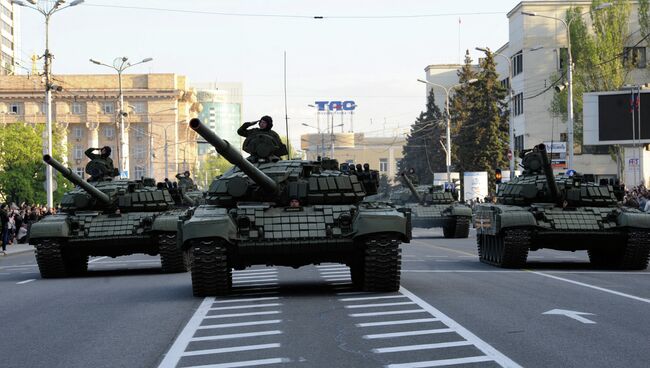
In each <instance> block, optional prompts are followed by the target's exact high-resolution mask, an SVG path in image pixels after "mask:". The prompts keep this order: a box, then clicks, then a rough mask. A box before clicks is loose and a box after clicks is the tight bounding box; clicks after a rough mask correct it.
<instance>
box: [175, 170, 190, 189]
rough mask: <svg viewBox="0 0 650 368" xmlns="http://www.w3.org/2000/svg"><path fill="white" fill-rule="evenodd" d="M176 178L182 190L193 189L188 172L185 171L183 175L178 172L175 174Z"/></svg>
mask: <svg viewBox="0 0 650 368" xmlns="http://www.w3.org/2000/svg"><path fill="white" fill-rule="evenodd" d="M176 179H178V186H179V187H180V188H181V189H183V190H192V189H194V180H192V178H190V172H189V171H185V172H184V173H183V175H181V174H180V173H178V174H176Z"/></svg>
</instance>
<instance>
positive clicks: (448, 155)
mask: <svg viewBox="0 0 650 368" xmlns="http://www.w3.org/2000/svg"><path fill="white" fill-rule="evenodd" d="M477 81H478V79H476V78H473V79H470V80H468V81H467V82H465V83H458V84H455V85H453V86H450V87H445V86H443V85H441V84H437V83H433V82H429V81H425V80H422V79H418V82H420V83H424V84H427V85H430V86H434V87H439V88H442V89H443V90H444V91H445V111H446V114H447V129H446V130H447V132H446V133H447V134H446V135H447V145H446V147H445V158H446V160H445V161H446V165H447V182H448V183H451V115H450V114H449V92H450V91H451V90H453V89H454V88H456V87H460V86H464V85H468V84H472V83H474V82H477Z"/></svg>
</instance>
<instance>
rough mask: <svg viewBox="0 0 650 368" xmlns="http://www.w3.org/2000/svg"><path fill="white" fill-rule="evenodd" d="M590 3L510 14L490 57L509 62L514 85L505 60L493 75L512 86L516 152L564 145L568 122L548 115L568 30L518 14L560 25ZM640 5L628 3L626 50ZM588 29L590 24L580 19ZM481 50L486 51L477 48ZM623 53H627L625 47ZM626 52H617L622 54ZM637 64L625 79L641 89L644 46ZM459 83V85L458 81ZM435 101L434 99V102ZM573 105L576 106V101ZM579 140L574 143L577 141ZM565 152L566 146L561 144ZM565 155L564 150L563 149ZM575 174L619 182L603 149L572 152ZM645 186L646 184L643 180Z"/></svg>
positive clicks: (561, 160)
mask: <svg viewBox="0 0 650 368" xmlns="http://www.w3.org/2000/svg"><path fill="white" fill-rule="evenodd" d="M591 3H592V2H591V1H585V0H580V1H522V2H520V3H518V4H517V5H516V6H515V7H514V8H513V9H512V10H510V12H509V13H508V24H509V40H508V42H507V43H506V44H504V45H502V46H501V47H498V48H492V50H493V52H495V53H498V54H501V55H504V56H505V57H507V58H509V59H510V64H511V65H512V80H510V78H509V63H508V62H507V60H506V59H505V58H504V57H501V56H495V61H496V63H497V72H498V73H499V75H500V76H501V79H502V83H503V84H504V85H506V86H510V85H511V86H512V89H513V96H514V98H513V101H512V103H511V119H512V122H513V124H514V135H515V151H516V152H518V151H521V150H522V149H530V148H532V147H533V146H535V145H537V144H539V143H542V142H554V143H557V142H566V141H567V122H566V120H565V119H564V118H563V117H561V116H554V114H552V113H551V111H550V106H551V102H552V100H553V94H554V93H555V89H554V84H553V83H554V82H556V81H558V77H559V76H560V75H561V70H562V69H561V68H563V67H564V63H565V62H566V55H567V53H566V50H567V49H566V47H567V38H566V29H565V27H564V25H563V24H562V22H559V21H556V20H553V19H548V18H543V17H539V16H526V15H523V14H521V12H530V13H537V14H540V15H545V16H550V17H555V18H560V19H564V17H565V16H566V11H567V10H568V9H569V8H570V7H572V6H574V7H581V8H582V9H583V10H584V11H588V10H589V8H590V6H591ZM637 14H638V4H637V3H636V2H634V1H633V2H632V9H631V12H630V19H629V35H630V37H629V40H628V44H629V47H632V46H634V45H635V44H636V43H637V42H638V41H640V39H641V36H640V32H639V25H638V21H637ZM584 20H585V21H586V23H587V24H588V25H589V24H590V22H591V18H590V17H589V15H585V16H584ZM475 46H480V47H484V46H485V45H475ZM626 49H627V47H626ZM623 51H624V50H621V53H623ZM634 52H635V54H636V55H638V60H639V62H638V63H637V68H636V69H634V70H633V71H632V72H631V73H630V74H629V76H628V79H629V83H632V84H644V83H647V82H648V73H647V70H646V63H645V60H646V49H645V44H640V45H637V46H636V47H635V50H634ZM430 68H431V66H429V67H427V69H425V70H427V80H429V81H430V82H434V83H439V82H438V77H437V76H435V75H430V73H429V72H428V69H430ZM456 82H457V79H456ZM436 97H437V96H436ZM574 104H575V100H574ZM577 138H578V137H577V136H576V137H574V140H576V141H577ZM564 146H565V147H566V143H564ZM567 149H568V147H567ZM574 152H575V157H574V169H575V170H577V171H578V172H581V173H585V174H594V175H595V177H596V178H597V179H599V178H613V177H616V176H617V173H618V171H619V170H618V167H617V163H616V161H615V160H613V159H612V156H611V155H610V154H609V149H608V147H607V146H583V147H582V150H580V147H576V149H575V151H574ZM566 156H567V154H566V153H565V152H554V153H553V158H554V163H555V165H554V167H555V168H556V169H557V170H558V171H564V168H565V167H566V162H565V160H566ZM646 184H647V179H646Z"/></svg>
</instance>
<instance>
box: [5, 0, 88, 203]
mask: <svg viewBox="0 0 650 368" xmlns="http://www.w3.org/2000/svg"><path fill="white" fill-rule="evenodd" d="M28 1H29V3H30V4H31V5H28V4H26V3H25V2H23V1H18V0H13V1H12V4H15V5H18V6H22V7H25V8H30V9H34V10H36V11H37V12H39V13H41V14H43V16H44V17H45V54H44V55H43V56H42V57H43V58H45V63H44V64H45V68H44V69H45V110H46V111H45V131H46V135H47V152H44V153H45V154H49V155H51V154H52V89H54V88H56V86H53V85H52V83H51V80H50V79H51V76H50V74H51V70H52V54H50V45H49V42H50V17H51V16H52V14H54V13H56V12H58V11H61V10H63V9H67V8H70V7H72V6H77V5H79V4H81V3H83V2H84V0H75V1H73V2H71V3H70V4H69V5H66V6H62V5H63V4H64V3H65V1H64V0H57V1H55V2H54V5H50V4H51V3H52V2H51V1H43V3H44V6H41V5H39V3H38V1H36V0H28ZM45 192H46V196H47V206H48V207H49V208H52V207H54V195H53V180H52V167H51V166H50V165H46V166H45Z"/></svg>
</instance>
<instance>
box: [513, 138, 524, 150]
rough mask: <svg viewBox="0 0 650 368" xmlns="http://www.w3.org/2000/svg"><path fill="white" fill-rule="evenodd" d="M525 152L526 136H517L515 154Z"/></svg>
mask: <svg viewBox="0 0 650 368" xmlns="http://www.w3.org/2000/svg"><path fill="white" fill-rule="evenodd" d="M523 150H524V135H523V134H522V135H518V136H515V152H521V151H523Z"/></svg>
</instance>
